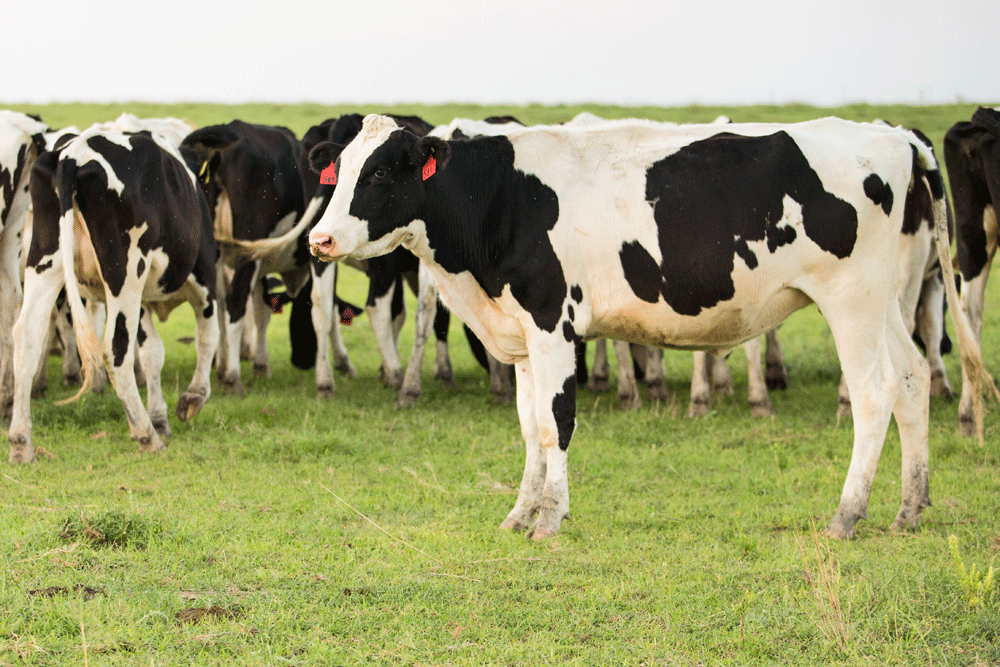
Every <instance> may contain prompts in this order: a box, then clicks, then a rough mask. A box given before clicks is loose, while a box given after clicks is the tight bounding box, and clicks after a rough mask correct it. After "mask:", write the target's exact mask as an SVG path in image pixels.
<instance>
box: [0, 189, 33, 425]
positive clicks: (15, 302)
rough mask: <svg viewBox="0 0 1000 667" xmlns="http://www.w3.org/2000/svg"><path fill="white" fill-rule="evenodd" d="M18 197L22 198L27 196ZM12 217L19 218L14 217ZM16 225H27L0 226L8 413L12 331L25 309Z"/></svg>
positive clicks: (0, 382)
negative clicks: (22, 303)
mask: <svg viewBox="0 0 1000 667" xmlns="http://www.w3.org/2000/svg"><path fill="white" fill-rule="evenodd" d="M22 194H23V193H22ZM17 199H18V201H20V200H21V199H23V197H18V198H17ZM11 213H12V214H13V213H17V212H15V211H11ZM22 215H23V212H21V213H18V215H17V219H20V218H21V217H22ZM8 219H9V220H15V218H14V217H9V218H8ZM15 226H18V227H22V228H23V224H21V225H11V226H8V227H6V228H4V229H2V230H0V298H2V299H3V307H2V308H0V405H2V406H3V413H4V415H9V414H10V412H11V410H12V408H13V402H14V339H13V335H12V333H11V332H12V331H13V329H14V322H15V321H16V319H17V314H18V313H19V312H20V311H21V300H22V297H23V295H22V292H21V279H20V276H19V275H18V251H19V250H20V247H21V239H20V231H21V230H20V229H14V227H15ZM36 331H40V329H39V330H36ZM35 335H37V333H36V334H35Z"/></svg>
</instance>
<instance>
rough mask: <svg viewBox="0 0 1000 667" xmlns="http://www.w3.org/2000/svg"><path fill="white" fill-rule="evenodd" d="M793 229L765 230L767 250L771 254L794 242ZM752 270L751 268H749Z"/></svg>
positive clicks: (770, 228)
mask: <svg viewBox="0 0 1000 667" xmlns="http://www.w3.org/2000/svg"><path fill="white" fill-rule="evenodd" d="M795 236H796V234H795V228H794V227H768V229H767V249H768V250H770V251H771V252H772V253H773V252H774V251H775V250H777V249H778V248H780V247H781V246H783V245H787V244H789V243H791V242H792V241H794V240H795ZM750 268H751V269H752V268H753V267H752V266H751V267H750Z"/></svg>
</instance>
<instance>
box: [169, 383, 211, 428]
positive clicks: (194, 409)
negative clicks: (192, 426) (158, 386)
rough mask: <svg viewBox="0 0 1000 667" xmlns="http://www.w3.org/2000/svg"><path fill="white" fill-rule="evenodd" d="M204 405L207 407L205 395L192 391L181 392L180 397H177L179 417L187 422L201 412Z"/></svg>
mask: <svg viewBox="0 0 1000 667" xmlns="http://www.w3.org/2000/svg"><path fill="white" fill-rule="evenodd" d="M203 407H205V397H204V396H202V395H201V394H195V393H192V392H185V393H183V394H181V397H180V398H179V399H177V418H178V419H180V420H181V421H185V422H186V421H187V420H189V419H192V418H194V416H195V415H196V414H198V413H199V412H201V409H202V408H203ZM168 428H169V426H168Z"/></svg>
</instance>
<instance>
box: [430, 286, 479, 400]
mask: <svg viewBox="0 0 1000 667" xmlns="http://www.w3.org/2000/svg"><path fill="white" fill-rule="evenodd" d="M450 325H451V313H450V312H449V311H448V309H447V308H445V307H444V304H443V303H441V301H440V300H439V301H438V303H437V311H436V312H435V314H434V379H435V380H440V381H441V382H443V383H445V384H446V385H448V386H449V387H454V386H455V373H454V371H453V370H452V368H451V355H449V354H448V328H449V327H450ZM484 351H485V350H484Z"/></svg>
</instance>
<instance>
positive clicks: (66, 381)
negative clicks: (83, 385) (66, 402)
mask: <svg viewBox="0 0 1000 667" xmlns="http://www.w3.org/2000/svg"><path fill="white" fill-rule="evenodd" d="M79 384H80V375H79V374H78V373H73V374H72V375H66V376H64V377H63V386H64V387H75V386H78V385H79Z"/></svg>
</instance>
